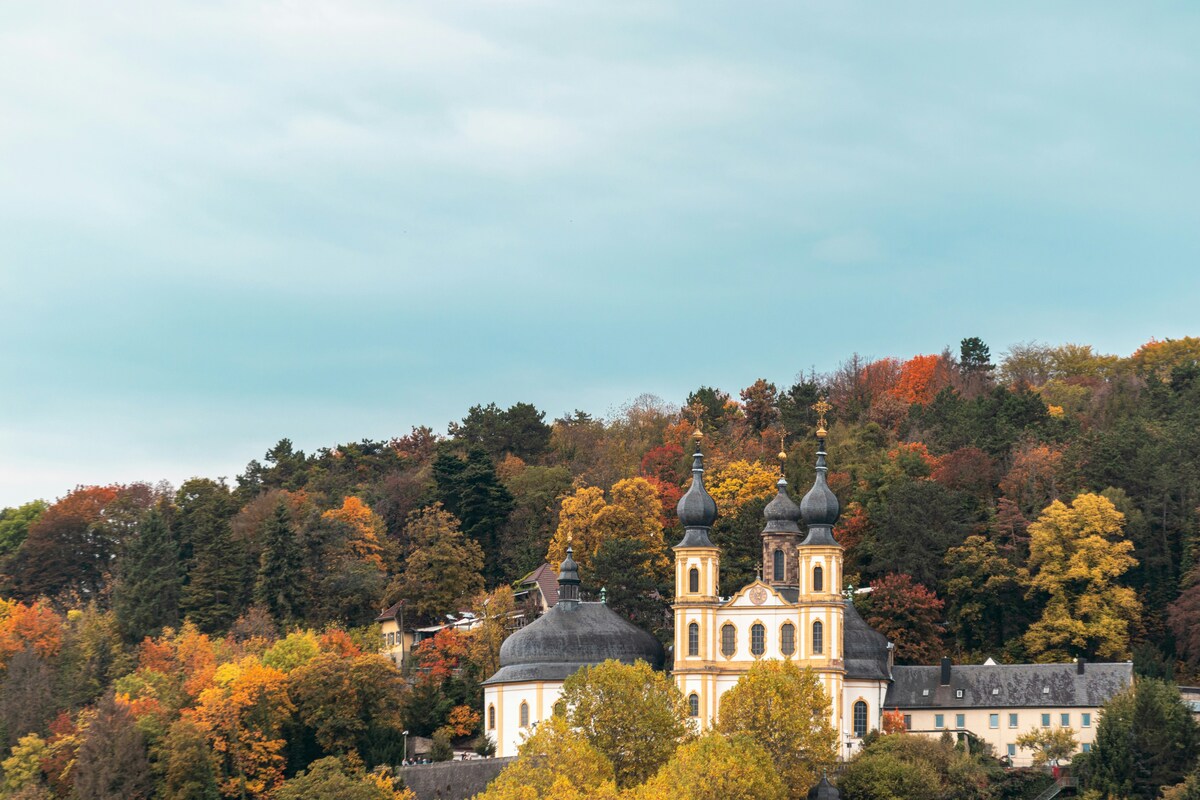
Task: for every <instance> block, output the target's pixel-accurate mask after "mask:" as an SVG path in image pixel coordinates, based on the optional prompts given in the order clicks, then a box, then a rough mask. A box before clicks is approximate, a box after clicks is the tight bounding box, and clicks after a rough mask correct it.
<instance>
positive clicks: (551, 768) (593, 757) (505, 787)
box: [476, 715, 616, 800]
mask: <svg viewBox="0 0 1200 800" xmlns="http://www.w3.org/2000/svg"><path fill="white" fill-rule="evenodd" d="M614 779H615V773H614V771H613V765H612V762H610V761H609V760H608V759H607V758H606V757H605V756H604V754H603V753H601V752H600V751H599V750H598V749H597V748H596V747H593V746H592V745H591V744H590V743H589V742H588V740H587V738H586V737H585V736H584V735H583V734H582V733H580V732H578V731H576V730H574V729H572V727H571V726H570V725H568V723H567V721H566V720H565V719H564V718H563V717H560V716H557V715H556V716H552V717H550V718H549V719H546V720H544V721H543V722H542V723H541V724H539V725H538V726H537V728H536V729H535V730H534V732H533V733H532V734H531V735H530V736H529V737H528V738H527V739H526V740H525V741H524V742H522V743H521V745H520V748H519V749H518V755H517V760H516V761H514V762H513V763H511V764H509V765H508V766H507V767H505V768H504V770H503V771H502V772H501V773H500V775H499V776H498V777H497V778H496V780H494V781H492V783H491V784H490V785H489V786H488V788H487V791H485V792H483V793H482V794H479V795H477V796H476V800H530V799H531V798H542V797H546V798H549V797H555V798H562V800H576V799H577V800H586V798H593V797H594V798H598V799H599V798H603V797H605V796H607V797H609V798H613V800H615V798H616V787H615V785H614Z"/></svg>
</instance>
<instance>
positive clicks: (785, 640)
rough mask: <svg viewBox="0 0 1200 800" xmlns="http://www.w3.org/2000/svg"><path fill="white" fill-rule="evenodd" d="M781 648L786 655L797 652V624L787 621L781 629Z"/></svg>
mask: <svg viewBox="0 0 1200 800" xmlns="http://www.w3.org/2000/svg"><path fill="white" fill-rule="evenodd" d="M779 650H780V652H782V653H783V654H784V655H785V656H790V655H791V654H792V653H794V652H796V626H795V625H793V624H792V623H790V622H785V623H784V624H783V627H782V628H780V630H779Z"/></svg>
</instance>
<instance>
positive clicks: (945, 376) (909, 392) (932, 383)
mask: <svg viewBox="0 0 1200 800" xmlns="http://www.w3.org/2000/svg"><path fill="white" fill-rule="evenodd" d="M949 385H950V370H949V367H948V365H947V363H946V359H945V358H943V357H942V356H913V357H912V358H910V359H909V360H908V361H905V362H904V364H903V366H901V367H900V378H899V379H898V380H897V381H896V385H895V386H893V387H892V388H891V389H890V390H889V392H888V393H889V394H891V395H892V396H893V397H895V398H897V399H899V400H903V401H904V402H905V403H908V404H910V405H912V404H914V403H915V404H918V405H923V406H926V405H929V404H930V403H932V402H933V398H934V397H936V396H937V393H938V392H940V391H941V390H942V389H945V388H946V387H947V386H949Z"/></svg>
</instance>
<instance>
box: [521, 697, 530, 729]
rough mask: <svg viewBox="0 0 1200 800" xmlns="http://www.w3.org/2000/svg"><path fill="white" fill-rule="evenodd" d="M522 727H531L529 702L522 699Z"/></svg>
mask: <svg viewBox="0 0 1200 800" xmlns="http://www.w3.org/2000/svg"><path fill="white" fill-rule="evenodd" d="M521 727H522V728H528V727H529V703H526V702H525V701H524V700H522V701H521Z"/></svg>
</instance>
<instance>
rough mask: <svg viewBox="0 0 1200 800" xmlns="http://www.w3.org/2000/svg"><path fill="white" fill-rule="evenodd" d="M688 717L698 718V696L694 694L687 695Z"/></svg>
mask: <svg viewBox="0 0 1200 800" xmlns="http://www.w3.org/2000/svg"><path fill="white" fill-rule="evenodd" d="M688 716H689V717H698V716H700V696H699V695H698V694H696V693H695V692H692V693H691V694H689V695H688Z"/></svg>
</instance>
